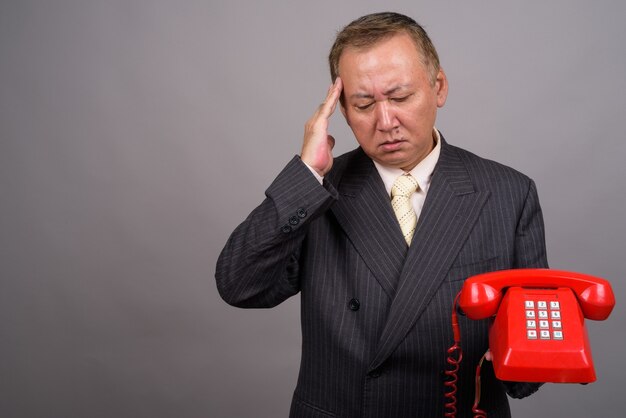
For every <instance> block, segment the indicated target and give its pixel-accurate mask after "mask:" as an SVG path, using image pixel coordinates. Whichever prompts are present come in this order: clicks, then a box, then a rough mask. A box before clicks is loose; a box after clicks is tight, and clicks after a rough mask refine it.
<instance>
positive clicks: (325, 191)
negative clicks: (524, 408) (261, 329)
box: [216, 13, 547, 418]
mask: <svg viewBox="0 0 626 418" xmlns="http://www.w3.org/2000/svg"><path fill="white" fill-rule="evenodd" d="M329 60H330V67H331V75H332V79H333V81H334V83H333V85H332V86H331V88H330V89H329V91H328V94H327V96H326V100H325V101H324V103H322V105H320V106H319V108H318V109H317V111H316V112H315V114H314V115H313V116H312V117H311V119H310V120H309V121H308V122H307V124H306V128H305V135H304V141H303V145H302V152H301V154H300V156H299V157H298V156H296V157H294V158H293V159H292V160H291V161H290V162H289V163H288V164H287V166H286V167H285V168H284V169H283V170H282V172H281V173H280V174H279V175H278V177H277V178H276V179H275V181H274V182H273V183H272V184H271V185H270V187H269V188H268V189H267V191H266V195H267V198H266V199H265V200H264V201H263V203H261V205H260V206H258V207H257V208H256V209H255V210H254V211H253V212H252V213H251V214H250V216H249V217H248V218H247V219H246V220H245V221H244V222H243V223H242V224H241V225H239V227H238V228H237V229H236V230H235V231H234V232H233V234H232V235H231V237H230V239H229V240H228V243H227V244H226V247H225V248H224V250H223V252H222V254H221V255H220V258H219V260H218V265H217V270H216V278H217V284H218V289H219V291H220V294H221V295H222V297H223V298H224V299H225V300H226V301H227V302H228V303H230V304H233V305H235V306H240V307H246V308H253V307H271V306H275V305H277V304H279V303H281V302H282V301H284V300H285V299H287V298H288V297H290V296H292V295H294V294H296V293H298V292H301V304H302V363H301V368H300V375H299V379H298V384H297V387H296V390H295V393H294V397H293V402H292V406H291V416H292V417H344V418H353V417H372V418H382V417H393V418H402V417H437V416H443V414H444V404H445V402H446V401H445V398H444V381H445V380H446V376H445V374H444V371H445V370H446V368H447V365H446V349H447V348H448V347H449V345H450V344H451V342H452V339H453V338H452V332H451V327H450V312H451V308H452V303H453V300H454V296H455V295H456V293H457V292H458V291H459V289H460V288H461V286H462V284H463V280H464V279H466V278H467V277H469V276H471V275H474V274H478V273H483V272H488V271H493V270H501V269H508V268H520V267H547V262H546V255H545V243H544V232H543V221H542V216H541V210H540V208H539V202H538V198H537V193H536V190H535V186H534V183H533V182H532V181H531V180H530V179H529V178H527V177H526V176H524V175H523V174H520V173H519V172H517V171H514V170H512V169H510V168H508V167H505V166H502V165H500V164H498V163H495V162H492V161H488V160H484V159H482V158H479V157H477V156H475V155H473V154H471V153H469V152H467V151H464V150H462V149H460V148H457V147H454V146H452V145H449V144H448V143H447V142H446V141H445V140H444V138H443V136H442V135H441V134H440V133H439V131H437V130H436V129H435V127H434V124H435V118H436V114H437V109H438V108H439V107H442V106H443V105H444V104H445V101H446V96H447V93H448V82H447V79H446V75H445V73H444V72H443V70H442V69H441V68H440V66H439V59H438V56H437V53H436V51H435V48H434V47H433V45H432V43H431V41H430V39H429V38H428V36H427V34H426V32H424V30H423V29H422V27H421V26H419V25H418V24H417V23H416V22H415V21H413V20H412V19H410V18H408V17H406V16H403V15H399V14H395V13H378V14H373V15H367V16H364V17H362V18H360V19H357V20H355V21H354V22H352V23H350V24H349V25H348V26H346V27H345V28H344V29H343V30H342V31H341V32H340V33H339V34H338V35H337V39H336V40H335V44H334V45H333V47H332V50H331V53H330V57H329ZM338 102H339V103H340V108H341V112H342V113H343V115H344V117H345V119H346V121H347V123H348V125H349V126H350V128H351V129H352V131H353V133H354V136H355V137H356V140H357V142H358V144H359V148H357V149H355V150H354V151H352V152H349V153H347V154H345V155H342V156H340V157H337V158H333V155H332V148H333V145H334V139H333V138H332V136H330V135H328V132H327V128H328V119H329V117H330V116H331V115H332V114H333V112H334V110H335V107H336V105H337V103H338ZM462 341H463V347H464V363H463V366H462V367H461V370H460V372H459V382H458V387H459V391H458V393H457V398H458V408H459V412H458V414H457V416H459V417H461V416H471V405H472V402H473V399H474V379H473V378H474V370H475V365H476V363H477V362H478V361H479V359H480V358H481V356H482V355H483V354H484V353H485V351H486V350H487V324H486V323H485V322H477V321H469V320H465V319H464V318H463V319H462ZM537 387H538V385H535V384H526V383H511V382H500V381H498V380H497V379H496V378H495V377H494V375H493V370H492V368H491V367H490V366H487V367H486V368H484V370H483V377H482V399H481V407H482V409H484V410H486V411H487V412H488V414H489V416H490V417H508V416H510V412H509V407H508V402H507V397H506V393H507V392H508V393H509V394H510V395H511V396H515V397H523V396H527V395H529V394H531V393H532V392H534V391H535V390H536V389H537Z"/></svg>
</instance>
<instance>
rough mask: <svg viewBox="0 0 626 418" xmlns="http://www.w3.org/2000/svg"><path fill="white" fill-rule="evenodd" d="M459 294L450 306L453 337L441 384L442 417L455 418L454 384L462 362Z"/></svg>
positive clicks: (457, 378)
mask: <svg viewBox="0 0 626 418" xmlns="http://www.w3.org/2000/svg"><path fill="white" fill-rule="evenodd" d="M460 295H461V292H459V293H458V294H457V295H456V298H454V303H453V304H452V333H453V335H454V345H452V347H450V348H448V358H447V359H446V361H447V362H448V370H446V371H445V372H444V373H445V375H446V381H445V382H444V383H443V384H444V386H445V393H444V396H445V398H446V404H445V414H444V417H448V418H456V391H457V387H456V382H457V381H458V380H459V376H458V372H459V367H460V366H461V360H463V349H461V330H460V329H459V318H458V316H457V313H456V305H457V302H458V300H459V296H460Z"/></svg>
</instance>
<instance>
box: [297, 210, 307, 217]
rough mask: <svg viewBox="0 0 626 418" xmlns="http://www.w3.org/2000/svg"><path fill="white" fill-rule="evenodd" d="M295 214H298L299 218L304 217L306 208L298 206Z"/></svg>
mask: <svg viewBox="0 0 626 418" xmlns="http://www.w3.org/2000/svg"><path fill="white" fill-rule="evenodd" d="M296 214H297V215H298V217H299V218H305V217H306V209H304V208H298V210H297V211H296Z"/></svg>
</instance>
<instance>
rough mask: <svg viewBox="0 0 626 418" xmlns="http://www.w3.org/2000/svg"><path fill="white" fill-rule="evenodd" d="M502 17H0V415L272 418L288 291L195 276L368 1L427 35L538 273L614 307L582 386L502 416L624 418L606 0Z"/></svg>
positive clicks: (291, 378) (80, 13) (113, 8)
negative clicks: (523, 229)
mask: <svg viewBox="0 0 626 418" xmlns="http://www.w3.org/2000/svg"><path fill="white" fill-rule="evenodd" d="M504 3H509V2H502V1H497V0H490V1H487V0H485V1H471V2H459V1H454V2H453V1H441V0H432V1H416V0H412V1H387V2H384V3H381V2H375V1H363V0H352V1H341V2H339V1H315V2H293V1H283V2H270V1H265V2H261V1H258V2H257V1H251V0H249V1H245V2H237V1H223V2H217V1H213V2H211V1H209V2H207V1H178V2H174V1H171V2H168V1H165V0H155V1H147V0H145V1H141V0H134V1H120V0H110V1H86V0H74V1H72V0H57V1H43V0H42V1H33V0H14V1H10V0H4V1H2V2H0V416H2V417H65V418H67V417H87V416H89V417H113V416H115V417H141V416H145V417H147V416H150V417H173V416H176V417H206V416H211V417H256V418H259V417H260V418H262V417H281V416H286V414H287V411H288V408H289V400H290V397H291V392H292V390H293V387H294V384H295V380H296V375H297V369H298V362H299V345H300V331H299V310H298V307H299V300H298V298H297V297H295V298H292V299H291V300H289V301H287V302H286V303H284V304H283V305H281V306H279V307H277V308H275V309H272V310H249V311H244V310H238V309H235V308H231V307H229V306H227V305H226V304H225V303H223V302H222V301H221V300H220V299H219V297H218V295H217V291H216V288H215V284H214V278H213V274H214V271H215V270H214V268H215V262H216V259H217V256H218V254H219V251H220V249H221V247H222V246H223V244H224V243H225V241H226V239H227V237H228V235H229V233H230V231H232V229H233V228H234V227H235V226H236V225H237V224H238V223H239V222H240V221H241V220H243V218H244V217H245V216H246V214H247V213H248V212H249V211H250V210H251V209H252V208H253V207H254V206H256V204H258V203H259V202H260V201H261V199H262V198H263V192H264V190H265V188H266V187H267V186H268V185H269V183H270V181H271V180H272V178H273V177H274V176H275V175H276V174H277V173H278V171H279V170H280V169H281V168H282V166H283V165H284V164H285V163H286V162H287V161H288V160H289V159H290V158H291V157H292V156H293V155H294V154H296V153H298V152H299V150H300V141H301V137H302V132H303V125H304V122H305V120H306V119H308V117H309V116H310V114H311V113H312V112H313V110H314V109H315V107H316V106H317V105H318V103H319V102H320V101H321V100H322V98H323V97H324V94H325V91H326V88H327V85H328V83H329V76H328V74H327V68H326V61H325V60H326V54H327V51H328V49H329V47H330V44H331V41H332V39H333V36H334V34H335V31H336V30H337V29H339V28H340V27H342V26H343V25H345V24H346V23H348V22H349V21H350V20H352V19H353V18H355V17H357V16H360V15H362V14H364V13H368V12H372V11H379V10H381V8H384V9H392V10H397V11H401V12H405V13H407V14H410V15H412V16H414V17H415V18H416V19H417V20H418V21H420V22H422V23H423V24H424V25H425V26H426V28H427V30H428V31H429V33H430V34H431V36H432V38H433V39H434V42H435V44H436V46H437V47H438V49H439V52H440V55H441V58H442V63H443V66H444V68H445V69H446V71H447V74H448V77H449V81H450V95H449V99H448V103H447V105H446V107H445V108H444V109H443V110H442V111H441V112H440V114H439V119H438V123H437V126H438V127H439V128H440V129H441V130H442V131H443V133H444V135H445V136H446V138H448V140H449V141H450V142H452V143H454V144H456V145H460V146H462V147H466V148H469V149H471V150H473V151H474V152H476V153H478V154H481V155H483V156H486V157H489V158H493V159H496V160H499V161H501V162H503V163H506V164H508V165H511V166H513V167H515V168H518V169H519V170H521V171H523V172H525V173H527V174H529V175H530V176H531V177H533V178H534V179H535V180H536V182H537V184H538V187H539V193H540V198H541V202H542V205H543V208H544V212H545V213H544V215H545V220H546V226H547V240H548V251H549V258H550V261H551V265H552V267H554V268H563V269H570V270H576V271H581V272H586V273H590V274H595V275H599V276H603V277H605V278H608V279H610V280H611V281H612V283H613V286H614V290H615V292H616V295H617V298H618V305H617V307H616V309H615V311H614V313H613V315H612V316H611V318H610V319H609V320H607V321H606V322H592V321H589V322H588V328H589V334H590V337H591V340H592V347H593V350H594V359H595V363H596V370H597V373H598V376H599V379H598V382H596V383H594V384H592V385H588V386H580V385H547V386H546V387H545V388H544V389H542V390H541V392H540V393H538V394H536V395H535V396H533V398H532V399H531V400H525V401H513V402H512V407H513V409H514V411H515V412H516V415H517V416H522V417H523V416H537V417H542V416H549V415H552V414H558V416H568V417H573V418H575V417H589V416H593V415H596V416H621V415H623V408H622V405H623V402H620V396H623V390H621V389H622V388H623V380H624V379H623V374H624V372H625V371H626V360H624V357H623V354H622V353H623V351H624V347H625V346H626V344H624V343H625V336H624V323H625V322H626V312H625V308H624V306H625V304H624V296H625V294H626V293H625V286H624V280H623V275H624V267H623V264H624V259H625V257H624V249H625V248H626V226H625V225H626V222H625V221H624V220H623V210H624V207H625V206H626V193H625V187H624V184H623V182H624V180H626V170H625V169H624V159H625V157H626V144H625V141H624V131H625V129H624V120H625V119H626V114H625V109H626V85H625V80H626V77H624V76H625V75H626V55H625V54H624V45H625V44H626V29H625V28H624V25H623V18H624V16H626V3H624V2H623V1H621V0H615V1H609V0H602V1H593V2H591V1H583V0H578V1H570V0H567V1H566V0H560V1H556V0H553V1H518V2H510V3H512V4H508V5H504ZM381 4H383V5H382V6H381ZM331 130H332V132H333V134H334V135H335V137H336V138H337V142H338V145H337V149H338V151H339V152H343V151H346V150H349V149H352V148H353V147H354V146H355V141H354V139H353V138H352V136H351V134H350V132H349V131H348V129H347V128H346V126H345V123H344V122H343V120H341V117H340V115H336V116H335V117H334V119H333V121H332V124H331ZM227 176H229V177H227ZM238 182H242V183H247V187H246V188H247V189H248V190H249V193H246V194H240V193H238V192H236V191H235V189H234V188H231V185H234V184H239V183H238ZM442 355H443V353H442ZM598 411H599V412H598Z"/></svg>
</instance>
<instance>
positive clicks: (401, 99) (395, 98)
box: [389, 94, 411, 103]
mask: <svg viewBox="0 0 626 418" xmlns="http://www.w3.org/2000/svg"><path fill="white" fill-rule="evenodd" d="M409 97H411V95H410V94H409V95H406V96H402V97H392V98H390V99H389V100H391V101H392V102H397V103H402V102H405V101H406V100H407V99H408V98H409Z"/></svg>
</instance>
